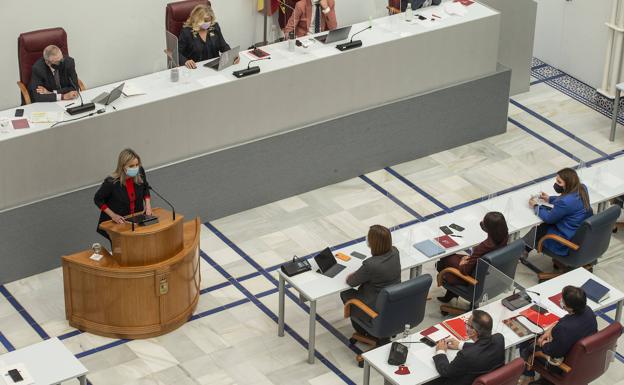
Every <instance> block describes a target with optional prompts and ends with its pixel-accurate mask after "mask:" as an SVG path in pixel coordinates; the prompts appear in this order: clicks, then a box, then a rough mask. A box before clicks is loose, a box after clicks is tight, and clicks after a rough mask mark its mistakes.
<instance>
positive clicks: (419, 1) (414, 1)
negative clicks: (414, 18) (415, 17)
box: [401, 0, 442, 12]
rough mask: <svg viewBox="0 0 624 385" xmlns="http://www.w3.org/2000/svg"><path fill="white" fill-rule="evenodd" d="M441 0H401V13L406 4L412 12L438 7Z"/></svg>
mask: <svg viewBox="0 0 624 385" xmlns="http://www.w3.org/2000/svg"><path fill="white" fill-rule="evenodd" d="M441 2H442V0H401V12H405V10H406V9H407V3H411V6H412V10H416V9H419V8H424V7H429V6H432V5H440V3H441Z"/></svg>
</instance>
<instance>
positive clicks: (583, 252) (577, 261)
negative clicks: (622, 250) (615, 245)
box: [565, 205, 622, 267]
mask: <svg viewBox="0 0 624 385" xmlns="http://www.w3.org/2000/svg"><path fill="white" fill-rule="evenodd" d="M621 211H622V209H621V208H620V207H619V206H617V205H613V206H611V207H609V208H608V209H606V210H605V211H602V212H600V213H598V214H595V215H592V216H591V217H589V218H587V219H585V221H583V223H582V224H581V227H579V228H578V230H576V233H575V234H574V237H572V239H571V241H572V242H574V243H576V244H577V245H579V246H580V248H579V249H578V250H570V252H569V254H568V256H566V259H565V263H566V265H568V266H572V267H580V266H584V265H587V264H590V263H593V262H594V261H595V260H597V259H598V258H599V257H600V256H602V254H604V253H605V251H607V249H608V248H609V243H610V242H611V234H612V231H613V227H614V226H615V222H616V221H617V219H618V217H619V216H620V212H621Z"/></svg>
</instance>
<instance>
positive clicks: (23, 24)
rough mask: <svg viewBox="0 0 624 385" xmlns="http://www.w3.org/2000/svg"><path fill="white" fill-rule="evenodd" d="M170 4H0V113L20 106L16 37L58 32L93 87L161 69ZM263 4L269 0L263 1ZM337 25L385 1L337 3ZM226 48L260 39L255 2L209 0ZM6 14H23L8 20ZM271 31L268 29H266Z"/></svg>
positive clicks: (158, 0) (379, 8) (66, 0)
mask: <svg viewBox="0 0 624 385" xmlns="http://www.w3.org/2000/svg"><path fill="white" fill-rule="evenodd" d="M170 1H171V0H104V1H102V0H100V1H94V0H84V1H75V0H53V1H44V0H36V1H23V0H0V15H2V16H3V18H4V21H3V23H1V24H0V52H3V53H4V54H3V55H2V56H3V59H2V70H1V71H0V89H1V90H2V92H1V93H0V109H8V108H12V107H14V106H17V105H19V104H20V97H19V89H18V88H17V85H16V81H17V80H19V71H18V66H17V56H16V53H17V37H18V36H19V34H20V33H22V32H26V31H32V30H37V29H42V28H51V27H63V28H64V29H65V30H66V31H67V35H68V44H69V52H70V55H71V56H72V57H74V58H75V59H76V64H77V71H78V74H79V76H80V79H81V80H83V81H84V82H85V84H86V85H87V87H95V86H99V85H102V84H108V83H112V82H115V81H118V80H122V79H128V78H132V77H135V76H140V75H144V74H147V73H151V72H154V71H160V70H162V69H164V68H165V65H166V61H165V59H164V54H163V53H162V50H163V48H164V44H165V43H164V41H165V32H164V28H165V5H166V4H167V3H169V2H170ZM267 2H268V0H267ZM336 3H337V5H336V12H337V17H338V23H339V24H340V25H347V24H352V23H354V22H358V21H363V20H366V19H368V17H369V16H372V17H379V16H383V15H385V12H386V10H385V6H386V5H387V1H386V0H337V1H336ZM212 4H213V8H214V10H215V12H216V14H217V18H218V20H219V23H220V24H221V28H222V29H223V32H224V34H225V37H226V39H227V41H228V43H229V44H230V45H231V46H232V47H234V46H236V45H240V46H241V48H247V47H249V46H250V45H251V44H253V43H254V42H257V41H260V40H262V30H263V17H262V15H261V14H259V13H258V12H257V11H256V5H257V4H256V0H212ZM10 15H22V16H20V17H19V18H18V17H15V18H13V19H12V20H8V18H9V17H10ZM269 31H270V29H269Z"/></svg>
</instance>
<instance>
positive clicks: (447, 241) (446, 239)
mask: <svg viewBox="0 0 624 385" xmlns="http://www.w3.org/2000/svg"><path fill="white" fill-rule="evenodd" d="M435 240H436V241H437V242H438V243H439V244H440V245H442V246H443V247H444V248H445V249H450V248H451V247H455V246H459V244H458V243H457V242H455V240H453V238H451V237H450V236H448V235H443V236H441V237H437V238H435Z"/></svg>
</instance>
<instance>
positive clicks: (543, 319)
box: [520, 308, 559, 328]
mask: <svg viewBox="0 0 624 385" xmlns="http://www.w3.org/2000/svg"><path fill="white" fill-rule="evenodd" d="M520 314H522V315H523V316H525V317H527V318H528V319H529V321H531V322H533V323H534V324H536V325H538V326H540V327H542V328H546V327H548V326H550V325H552V324H553V323H555V322H557V321H559V317H557V315H556V314H553V313H546V314H540V313H538V312H536V311H535V310H533V309H531V308H528V309H526V310H524V311H523V312H521V313H520Z"/></svg>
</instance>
